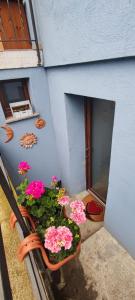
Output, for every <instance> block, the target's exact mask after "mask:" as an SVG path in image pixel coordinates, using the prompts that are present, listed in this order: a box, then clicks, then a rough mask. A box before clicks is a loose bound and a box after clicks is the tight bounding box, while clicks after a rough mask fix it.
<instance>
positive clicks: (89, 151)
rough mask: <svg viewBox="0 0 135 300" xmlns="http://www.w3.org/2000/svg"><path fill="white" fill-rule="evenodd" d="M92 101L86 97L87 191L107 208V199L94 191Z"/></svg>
mask: <svg viewBox="0 0 135 300" xmlns="http://www.w3.org/2000/svg"><path fill="white" fill-rule="evenodd" d="M92 99H93V98H90V97H85V100H84V114H85V162H86V189H87V190H89V191H90V192H91V193H92V194H93V195H94V196H95V197H96V198H97V200H99V202H102V204H103V205H104V206H105V205H106V202H105V199H103V198H102V197H101V196H100V195H99V194H98V193H97V192H95V191H94V190H93V189H92V106H93V105H92Z"/></svg>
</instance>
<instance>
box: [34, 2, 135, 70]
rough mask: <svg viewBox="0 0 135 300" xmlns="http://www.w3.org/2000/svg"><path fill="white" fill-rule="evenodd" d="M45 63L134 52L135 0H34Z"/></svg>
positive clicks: (94, 58) (132, 53) (79, 60)
mask: <svg viewBox="0 0 135 300" xmlns="http://www.w3.org/2000/svg"><path fill="white" fill-rule="evenodd" d="M35 10H36V15H37V23H38V24H37V25H38V27H39V30H40V36H41V40H42V45H43V48H44V56H45V65H46V66H55V65H65V64H73V63H81V62H88V61H95V60H102V59H109V58H116V57H124V56H134V55H135V39H134V36H135V17H134V16H135V1H134V0H109V1H108V0H96V1H95V0H83V1H82V0H74V1H73V0H58V1H56V0H46V1H44V0H35Z"/></svg>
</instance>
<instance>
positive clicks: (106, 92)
mask: <svg viewBox="0 0 135 300" xmlns="http://www.w3.org/2000/svg"><path fill="white" fill-rule="evenodd" d="M34 8H35V18H36V21H37V27H38V30H39V36H40V39H41V42H42V46H43V52H44V67H40V68H39V67H37V68H31V69H25V68H24V69H19V70H7V71H0V79H8V78H18V77H25V76H26V77H29V78H30V94H31V98H32V103H33V105H34V108H35V111H37V112H40V114H41V116H42V117H43V118H45V120H46V121H47V126H46V128H45V129H42V130H41V131H39V130H38V129H36V128H35V127H34V119H30V120H27V121H20V122H17V123H14V124H13V125H12V127H13V129H14V131H15V138H14V140H13V141H11V142H10V143H9V144H6V145H4V144H3V143H2V141H1V142H0V143H1V144H0V147H1V148H0V149H1V151H2V152H3V153H4V155H5V157H6V158H7V165H8V168H9V172H10V174H13V177H14V178H13V179H15V176H16V166H17V164H18V162H19V160H22V159H25V160H28V161H29V163H31V164H32V166H33V171H32V172H33V173H32V178H33V177H34V178H40V179H43V180H44V181H45V182H46V183H48V182H49V181H50V177H51V176H52V175H57V176H58V177H60V178H61V179H62V182H63V185H65V187H66V188H67V190H68V191H69V192H70V193H71V194H73V193H77V192H80V191H82V190H85V188H86V178H85V128H84V101H85V97H93V98H98V99H105V100H108V101H115V116H114V128H113V138H112V151H111V165H110V176H109V188H108V196H107V205H106V215H105V226H106V228H107V229H108V230H109V231H110V232H111V233H112V234H113V235H114V236H115V237H116V238H117V239H118V240H119V241H120V242H121V243H122V244H123V245H124V246H125V247H126V248H127V249H128V251H129V252H130V253H131V254H132V255H133V256H134V257H135V240H134V231H133V228H135V218H134V210H135V201H134V192H133V191H134V170H135V158H134V153H135V134H134V132H135V100H134V91H135V58H134V54H135V50H134V49H135V40H134V38H133V36H134V33H135V18H134V12H135V3H134V1H128V0H124V1H106V0H101V1H92V0H91V1H88V0H85V1H77V0H75V1H72V0H68V1H65V0H64V1H63V0H60V1H58V2H57V1H54V0H52V1H50V0H48V1H43V0H35V2H34ZM131 56H133V57H131ZM98 60H100V61H98ZM0 120H1V123H3V122H4V115H3V112H2V109H1V110H0ZM25 131H30V132H34V133H35V134H37V135H38V140H39V141H38V144H37V145H35V146H34V147H33V148H32V149H31V150H25V149H22V148H20V146H19V137H20V136H21V135H22V134H24V132H25ZM0 133H1V134H2V129H1V130H0ZM9 161H10V164H9V163H8V162H9Z"/></svg>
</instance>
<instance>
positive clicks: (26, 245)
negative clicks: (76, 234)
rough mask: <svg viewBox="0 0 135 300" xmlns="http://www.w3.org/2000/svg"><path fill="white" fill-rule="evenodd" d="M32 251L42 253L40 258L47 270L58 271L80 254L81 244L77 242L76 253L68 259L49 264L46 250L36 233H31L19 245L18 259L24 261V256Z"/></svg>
mask: <svg viewBox="0 0 135 300" xmlns="http://www.w3.org/2000/svg"><path fill="white" fill-rule="evenodd" d="M33 249H40V250H41V253H42V257H43V259H44V262H45V264H46V266H47V267H48V269H50V270H51V271H57V270H58V269H60V268H61V267H62V266H63V265H65V264H66V263H67V262H69V261H70V260H72V259H74V258H75V257H76V256H77V255H78V254H79V252H80V249H81V242H79V244H78V246H77V248H76V252H75V253H73V254H71V255H69V256H68V257H66V258H65V259H63V260H62V261H60V262H58V263H55V264H53V263H51V262H50V261H49V258H48V256H47V253H46V250H45V248H44V247H43V245H42V243H41V240H40V237H39V236H38V234H37V233H32V234H30V235H29V236H27V237H26V238H25V239H24V240H23V241H22V242H21V244H20V246H19V248H18V259H19V260H20V261H22V260H23V259H24V257H25V256H26V254H27V253H28V252H29V251H31V250H33Z"/></svg>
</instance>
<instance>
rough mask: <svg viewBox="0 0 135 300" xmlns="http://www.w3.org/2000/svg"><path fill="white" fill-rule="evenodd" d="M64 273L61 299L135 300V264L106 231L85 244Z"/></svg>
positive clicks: (64, 269) (65, 267) (58, 291)
mask: <svg viewBox="0 0 135 300" xmlns="http://www.w3.org/2000/svg"><path fill="white" fill-rule="evenodd" d="M62 273H63V274H62V276H63V278H64V281H65V286H64V287H63V288H59V289H57V291H56V292H57V293H56V296H57V299H59V300H82V299H83V300H135V261H134V260H133V259H132V258H131V256H130V255H129V254H128V253H127V252H126V251H125V250H124V249H123V248H122V247H121V246H120V245H119V244H118V242H117V241H116V240H115V239H114V238H113V237H112V236H111V235H110V234H109V233H108V232H107V231H106V229H105V228H101V229H100V230H99V231H97V232H96V233H95V234H93V235H92V236H91V237H89V238H88V239H87V240H85V241H84V242H83V243H82V247H81V253H80V256H79V257H78V258H76V259H75V260H74V261H71V262H69V263H68V264H67V265H65V266H64V267H63V268H62Z"/></svg>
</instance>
